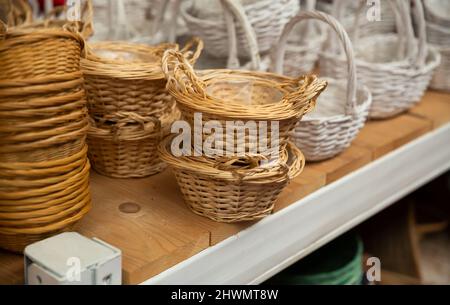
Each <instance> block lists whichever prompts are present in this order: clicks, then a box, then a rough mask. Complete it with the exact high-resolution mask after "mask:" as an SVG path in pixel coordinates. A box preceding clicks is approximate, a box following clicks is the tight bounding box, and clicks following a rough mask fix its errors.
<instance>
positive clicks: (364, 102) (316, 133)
mask: <svg viewBox="0 0 450 305" xmlns="http://www.w3.org/2000/svg"><path fill="white" fill-rule="evenodd" d="M308 19H313V20H319V21H321V22H324V23H326V24H328V25H329V26H330V27H331V28H332V29H333V30H334V31H335V32H336V34H337V36H338V37H339V39H340V41H341V42H342V43H343V45H344V50H345V54H346V56H347V60H348V63H347V70H348V73H349V78H348V82H347V87H346V88H345V83H342V82H339V81H337V80H330V81H329V84H330V85H329V87H328V90H327V91H325V92H324V94H323V95H321V96H320V98H319V102H318V105H317V108H316V110H315V111H314V112H312V113H310V114H308V115H306V116H305V117H304V118H303V120H301V121H300V122H298V125H297V126H296V128H295V129H294V131H293V132H292V135H291V139H292V141H293V142H294V143H295V144H296V145H297V146H298V147H299V148H300V149H301V150H302V151H303V153H304V154H305V156H306V160H308V161H319V160H324V159H328V158H331V157H334V156H335V155H337V154H339V153H341V152H342V151H343V150H344V149H346V148H347V147H348V146H350V144H351V142H352V141H353V139H354V138H355V137H356V135H357V134H358V132H359V130H360V129H361V128H362V127H363V126H364V123H365V121H366V119H367V115H368V111H369V107H370V104H371V101H372V100H371V95H370V92H369V91H368V90H367V88H361V87H358V86H357V76H356V68H355V62H354V55H353V48H352V43H351V42H350V38H349V37H348V35H347V33H346V31H345V30H344V28H343V27H342V25H341V24H340V23H339V22H338V21H337V20H336V19H335V18H334V17H332V16H330V15H327V14H325V13H320V12H300V13H299V14H298V15H297V16H296V17H294V18H293V19H292V20H291V21H290V22H289V23H288V24H287V25H286V27H285V29H284V32H283V34H282V36H281V38H280V41H279V42H278V44H277V45H278V48H277V49H276V52H275V58H276V62H275V69H276V72H278V73H282V72H283V71H282V67H283V62H282V59H283V55H284V52H285V50H286V42H287V40H288V36H289V33H290V31H291V30H292V29H293V28H294V26H295V25H296V24H297V23H299V22H301V21H305V20H308ZM345 90H347V92H346V91H345Z"/></svg>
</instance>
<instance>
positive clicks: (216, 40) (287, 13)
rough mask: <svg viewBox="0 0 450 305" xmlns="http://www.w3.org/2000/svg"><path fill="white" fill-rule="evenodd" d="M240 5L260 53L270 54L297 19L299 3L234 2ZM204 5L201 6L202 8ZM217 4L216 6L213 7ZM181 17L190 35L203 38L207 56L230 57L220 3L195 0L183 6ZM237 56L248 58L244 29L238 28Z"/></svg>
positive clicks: (271, 0)
mask: <svg viewBox="0 0 450 305" xmlns="http://www.w3.org/2000/svg"><path fill="white" fill-rule="evenodd" d="M233 2H234V3H235V4H241V5H242V7H243V11H244V15H245V16H246V17H247V19H248V21H249V23H250V24H251V26H252V28H253V30H254V31H255V33H256V37H257V40H258V47H259V50H260V51H261V52H264V51H268V50H269V49H270V48H271V47H272V45H273V43H274V42H275V41H277V39H278V38H279V36H280V34H281V31H282V30H283V27H284V25H285V24H286V23H287V22H288V21H289V19H290V18H291V17H292V16H294V15H295V14H296V13H297V11H298V9H299V3H298V0H258V1H256V0H234V1H233ZM198 3H200V4H202V5H200V4H198ZM213 4H214V5H213ZM180 13H181V16H182V17H183V19H184V20H185V22H186V26H187V27H188V29H189V33H190V34H192V35H194V36H198V37H200V38H201V39H202V40H203V41H204V43H205V52H208V53H209V54H210V55H212V56H215V57H219V58H225V57H227V56H228V53H229V52H228V44H229V42H228V32H227V23H226V21H225V18H224V14H223V10H222V8H221V7H220V3H219V5H218V4H217V1H205V0H203V1H200V0H195V1H194V2H193V5H191V4H190V3H189V2H186V3H183V4H182V5H181V11H180ZM236 33H237V37H238V38H237V41H238V43H237V45H238V46H239V49H238V56H239V57H245V56H247V55H248V54H249V46H248V44H247V41H246V37H245V35H246V34H245V32H244V29H243V28H242V27H241V24H239V25H238V26H237V30H236Z"/></svg>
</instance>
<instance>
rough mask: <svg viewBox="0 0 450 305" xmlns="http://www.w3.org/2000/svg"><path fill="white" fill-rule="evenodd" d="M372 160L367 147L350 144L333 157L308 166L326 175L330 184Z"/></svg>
mask: <svg viewBox="0 0 450 305" xmlns="http://www.w3.org/2000/svg"><path fill="white" fill-rule="evenodd" d="M370 161H372V153H371V151H370V150H369V149H367V148H364V147H358V146H355V145H353V146H351V147H349V148H348V149H347V150H345V151H344V152H342V153H341V154H340V155H338V156H336V157H335V158H333V159H330V160H326V161H322V162H314V163H310V164H308V166H309V167H310V168H312V169H314V170H316V171H318V172H322V173H324V174H325V175H326V183H327V184H330V183H332V182H334V181H336V180H338V179H339V178H341V177H344V176H345V175H348V174H349V173H351V172H353V171H355V170H357V169H358V168H360V167H362V166H364V165H366V164H368V163H370Z"/></svg>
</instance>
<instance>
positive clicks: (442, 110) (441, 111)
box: [410, 91, 450, 128]
mask: <svg viewBox="0 0 450 305" xmlns="http://www.w3.org/2000/svg"><path fill="white" fill-rule="evenodd" d="M410 113H411V114H413V115H415V116H418V117H422V118H426V119H429V120H430V121H432V122H433V128H439V127H440V126H442V125H444V124H447V123H448V122H450V95H449V94H448V93H442V92H436V91H430V92H428V93H427V94H426V95H425V98H424V100H423V101H422V102H421V103H419V104H418V105H417V106H415V107H414V108H413V109H411V111H410Z"/></svg>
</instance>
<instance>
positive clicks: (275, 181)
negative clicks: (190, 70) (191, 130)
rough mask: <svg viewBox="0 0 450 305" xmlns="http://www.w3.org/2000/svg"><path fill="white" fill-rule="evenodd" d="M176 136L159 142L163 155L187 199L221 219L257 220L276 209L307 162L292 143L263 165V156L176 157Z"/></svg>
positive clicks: (194, 208)
mask: <svg viewBox="0 0 450 305" xmlns="http://www.w3.org/2000/svg"><path fill="white" fill-rule="evenodd" d="M172 139H173V137H167V138H166V139H165V140H164V141H163V142H161V144H160V145H159V153H160V156H161V159H162V160H164V161H165V162H166V163H167V164H168V165H169V166H170V167H171V168H172V170H173V171H174V173H175V177H176V179H177V181H178V185H179V186H180V189H181V192H182V193H183V197H184V200H185V202H186V204H187V205H188V206H189V208H190V209H191V210H192V211H193V212H194V213H196V214H199V215H201V216H204V217H208V218H210V219H212V220H214V221H218V222H228V223H232V222H241V221H251V220H258V219H261V218H263V217H266V216H268V215H270V214H271V213H272V212H273V209H274V205H275V202H276V200H277V198H278V195H279V194H280V193H281V191H282V190H283V189H284V188H285V187H286V185H287V184H288V183H289V181H290V179H293V178H295V177H296V176H297V175H299V174H300V173H301V172H302V170H303V167H304V165H305V160H304V158H303V155H302V153H301V152H300V151H299V150H298V149H297V148H296V147H295V146H294V145H292V144H289V145H288V146H287V150H286V151H284V152H283V153H282V154H281V157H280V158H279V160H277V162H275V163H269V164H268V165H266V166H262V165H260V161H261V160H262V159H264V156H246V157H244V158H231V159H227V158H223V159H222V160H218V161H217V162H214V161H211V160H209V159H207V158H203V157H175V156H173V155H172V153H171V152H170V146H171V141H172Z"/></svg>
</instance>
